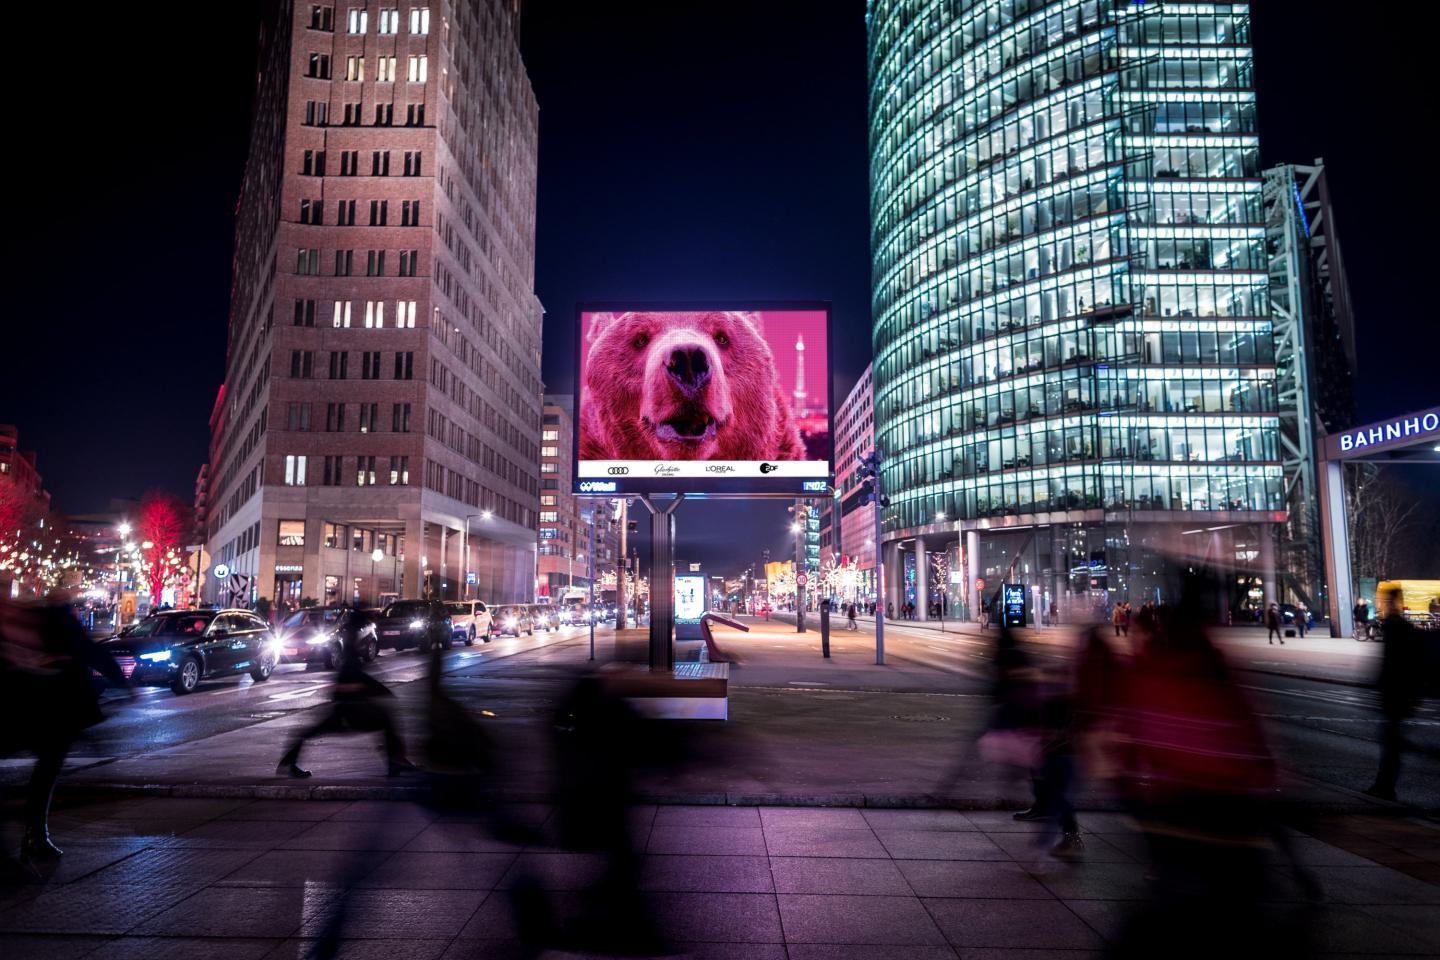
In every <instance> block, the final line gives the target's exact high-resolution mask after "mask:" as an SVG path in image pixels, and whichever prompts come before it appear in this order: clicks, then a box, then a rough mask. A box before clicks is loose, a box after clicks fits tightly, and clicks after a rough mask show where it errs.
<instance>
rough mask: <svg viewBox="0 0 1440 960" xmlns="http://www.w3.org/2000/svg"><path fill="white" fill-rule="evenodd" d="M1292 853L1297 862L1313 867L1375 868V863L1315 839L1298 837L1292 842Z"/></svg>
mask: <svg viewBox="0 0 1440 960" xmlns="http://www.w3.org/2000/svg"><path fill="white" fill-rule="evenodd" d="M1290 851H1291V853H1292V854H1293V856H1294V857H1295V859H1296V860H1297V861H1299V862H1300V863H1303V864H1307V865H1309V866H1312V867H1373V866H1377V864H1376V863H1375V861H1373V860H1369V859H1366V858H1365V857H1361V856H1357V855H1356V854H1353V853H1350V852H1349V851H1346V850H1341V849H1340V848H1339V847H1336V846H1331V845H1330V844H1328V843H1326V842H1325V841H1323V840H1316V839H1314V838H1313V837H1297V838H1292V839H1291V841H1290Z"/></svg>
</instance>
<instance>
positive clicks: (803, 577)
mask: <svg viewBox="0 0 1440 960" xmlns="http://www.w3.org/2000/svg"><path fill="white" fill-rule="evenodd" d="M809 582H810V578H809V577H808V576H807V575H805V574H803V573H802V574H800V575H799V576H797V577H796V578H795V583H796V584H797V585H799V586H802V587H803V586H805V584H807V583H809Z"/></svg>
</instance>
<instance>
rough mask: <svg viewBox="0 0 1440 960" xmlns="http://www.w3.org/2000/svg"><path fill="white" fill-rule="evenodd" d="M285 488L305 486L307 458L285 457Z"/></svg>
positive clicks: (292, 455)
mask: <svg viewBox="0 0 1440 960" xmlns="http://www.w3.org/2000/svg"><path fill="white" fill-rule="evenodd" d="M285 486H287V487H303V486H305V457H303V456H298V457H297V456H295V455H294V454H290V455H287V456H286V457H285Z"/></svg>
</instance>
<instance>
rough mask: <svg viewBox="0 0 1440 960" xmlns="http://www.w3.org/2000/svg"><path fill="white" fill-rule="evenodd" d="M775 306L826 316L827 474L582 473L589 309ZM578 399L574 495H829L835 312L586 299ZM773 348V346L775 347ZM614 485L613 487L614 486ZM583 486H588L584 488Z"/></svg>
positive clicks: (578, 351) (803, 306)
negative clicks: (585, 333)
mask: <svg viewBox="0 0 1440 960" xmlns="http://www.w3.org/2000/svg"><path fill="white" fill-rule="evenodd" d="M773 310H787V311H802V310H813V311H823V312H824V314H825V341H826V342H825V371H824V372H825V417H826V419H827V420H828V421H829V425H830V451H829V457H828V467H827V468H826V475H825V476H824V477H823V478H819V477H806V478H801V477H766V476H757V477H733V476H732V477H716V478H710V477H683V478H682V477H628V476H627V477H615V478H608V477H607V478H605V479H603V480H600V479H597V478H593V477H587V478H584V479H582V478H581V477H580V475H579V474H580V432H581V424H582V420H581V414H580V411H581V407H580V404H581V397H582V396H583V395H584V390H585V383H584V380H583V379H582V376H583V374H584V359H583V358H584V353H583V351H584V350H585V343H584V340H583V339H582V334H583V324H582V318H583V317H584V315H585V314H586V313H594V312H607V313H679V312H697V313H698V312H709V311H720V312H744V313H765V312H767V311H773ZM573 342H574V345H575V361H574V371H575V401H574V404H575V405H574V407H573V408H572V410H571V421H572V422H573V423H574V425H575V428H574V429H573V430H572V431H571V433H572V436H571V441H570V442H571V447H570V468H571V469H570V477H571V487H572V489H571V491H570V492H571V493H572V494H575V495H579V496H593V497H631V496H641V495H644V494H684V496H685V498H686V499H689V500H709V499H716V500H718V499H736V500H740V499H744V500H752V499H773V500H794V499H796V498H797V497H819V496H826V495H827V494H828V493H829V491H830V490H831V489H832V488H833V485H834V482H835V383H834V380H835V378H834V377H833V376H832V375H831V368H832V366H833V362H834V360H833V357H834V354H833V350H834V343H835V314H834V311H833V310H832V309H831V302H830V301H829V300H739V301H737V300H663V301H643V300H607V301H585V302H581V303H577V304H576V305H575V339H574V341H573ZM772 346H773V345H772ZM807 483H809V484H823V485H824V486H823V487H821V488H818V489H817V488H812V489H808V490H807V489H805V484H807ZM612 484H613V486H612ZM582 485H584V488H583V489H582Z"/></svg>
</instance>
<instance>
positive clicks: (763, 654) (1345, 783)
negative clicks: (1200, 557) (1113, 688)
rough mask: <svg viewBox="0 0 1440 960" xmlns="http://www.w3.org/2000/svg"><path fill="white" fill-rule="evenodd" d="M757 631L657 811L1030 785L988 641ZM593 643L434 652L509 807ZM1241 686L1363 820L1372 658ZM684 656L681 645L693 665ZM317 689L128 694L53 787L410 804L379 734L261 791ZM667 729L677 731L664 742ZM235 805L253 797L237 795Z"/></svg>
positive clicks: (414, 721) (1414, 792)
mask: <svg viewBox="0 0 1440 960" xmlns="http://www.w3.org/2000/svg"><path fill="white" fill-rule="evenodd" d="M745 619H746V620H747V621H748V622H750V623H751V625H752V627H753V629H752V632H751V633H748V634H741V633H737V632H735V631H730V630H726V629H724V628H719V629H717V631H716V633H717V642H718V643H719V645H720V647H721V649H722V650H724V651H725V652H726V653H727V654H730V655H733V656H735V657H737V658H738V659H739V660H740V662H739V663H737V664H734V665H732V667H731V671H730V720H729V721H727V722H723V723H717V722H692V723H675V724H670V725H661V726H660V729H661V730H662V731H667V733H666V734H665V736H664V738H663V739H664V743H663V746H664V749H665V750H666V751H668V752H667V753H665V754H664V755H663V756H661V757H659V759H658V760H657V762H656V763H655V764H653V769H651V770H650V771H649V772H648V774H647V776H646V778H645V781H644V783H645V788H646V790H647V791H649V792H650V793H652V794H653V795H654V796H655V797H656V798H658V799H662V800H667V801H670V802H737V801H747V802H782V803H783V802H792V803H794V802H804V803H870V804H872V805H873V804H882V805H888V804H904V805H914V804H925V805H931V804H943V803H948V802H954V803H959V804H961V805H964V806H974V807H994V806H1013V805H1016V804H1022V803H1023V802H1025V801H1026V799H1027V795H1028V794H1027V791H1028V785H1027V784H1025V783H1023V782H1022V781H1020V780H1017V779H1016V778H1014V777H1013V776H1012V775H1011V774H1010V772H1009V771H1007V770H1005V769H1000V768H995V767H993V766H991V765H988V764H985V763H982V762H980V761H979V759H978V758H977V757H975V756H974V750H973V743H974V740H975V738H976V737H977V736H978V735H979V734H980V733H981V732H983V730H984V729H985V727H986V725H987V723H988V718H989V713H990V699H989V690H990V686H991V682H992V680H991V656H992V651H991V647H992V644H993V632H992V633H991V635H990V636H985V635H983V634H982V633H981V632H980V631H979V630H978V629H976V628H974V627H973V626H969V625H966V626H963V627H961V628H960V629H959V630H957V629H956V625H955V624H953V623H952V624H947V627H946V631H945V632H944V633H942V632H940V630H939V629H938V624H923V625H922V624H913V623H905V624H888V625H887V629H886V640H887V662H886V664H885V665H884V666H876V665H875V664H874V662H873V661H874V636H873V632H872V628H871V627H870V625H869V624H868V623H867V624H865V625H863V627H862V629H861V630H859V631H856V632H851V631H848V630H845V629H843V624H844V621H843V618H836V619H835V620H834V621H832V623H833V625H834V626H836V627H840V628H841V629H838V630H836V631H835V632H834V633H833V634H832V640H831V650H832V656H831V659H830V660H828V661H827V660H824V659H822V658H821V656H820V637H819V633H818V620H817V619H816V618H814V617H811V618H809V626H810V629H809V631H808V632H806V633H805V634H797V633H796V632H795V629H794V626H793V622H791V623H784V622H781V621H779V620H776V621H774V622H771V623H768V624H767V623H764V622H762V621H759V620H757V619H755V618H745ZM588 636H589V633H588V631H587V630H585V629H584V628H580V627H571V628H565V629H562V630H560V631H557V632H555V633H553V634H546V633H540V634H536V635H535V636H533V637H524V638H518V639H516V638H510V639H505V640H497V641H494V642H492V643H490V644H477V645H475V646H474V647H468V648H467V647H456V648H455V649H453V650H451V651H448V652H446V653H444V654H442V657H443V664H444V668H445V676H446V689H447V690H448V691H449V692H450V693H452V695H454V696H455V697H457V698H458V699H459V700H460V701H461V702H462V703H464V704H465V705H466V706H467V708H469V710H470V711H471V713H472V714H473V715H474V716H476V717H477V718H479V719H481V720H482V721H483V722H484V723H486V724H488V725H489V727H490V729H492V730H493V731H495V734H494V735H495V741H496V745H497V750H499V751H500V752H501V753H502V754H503V755H504V761H503V762H502V763H501V764H500V767H501V769H500V772H499V773H497V776H496V781H495V784H494V786H495V788H496V789H497V790H498V791H500V792H501V793H503V794H507V795H512V796H515V797H526V798H529V797H537V796H538V797H543V796H545V795H547V793H548V791H549V789H550V777H551V773H552V770H551V763H550V753H551V748H552V744H551V736H552V730H551V720H552V718H553V716H554V713H555V710H556V705H557V704H558V703H559V701H560V699H561V698H562V697H563V695H564V694H565V692H566V690H568V689H569V687H570V685H572V684H573V683H574V682H575V680H576V679H577V678H578V677H579V676H581V675H583V674H584V673H585V672H586V670H587V668H589V667H590V666H591V665H590V664H589V663H588V661H587V653H588ZM596 636H597V658H598V662H599V663H602V664H603V663H605V662H607V661H612V660H614V659H616V658H617V656H618V657H619V658H621V659H628V660H632V661H633V660H639V659H643V657H644V644H645V635H644V631H643V630H631V631H627V632H626V634H625V635H624V639H623V641H622V642H621V643H620V644H619V645H618V650H617V644H616V642H615V639H614V634H613V631H612V630H611V629H609V628H608V627H603V628H600V629H599V630H597V634H596ZM1070 638H1071V634H1070V633H1069V631H1066V630H1060V629H1057V630H1042V631H1038V632H1034V633H1032V634H1031V635H1030V647H1031V649H1032V651H1033V652H1034V653H1035V654H1036V655H1037V656H1038V657H1039V658H1040V659H1041V662H1042V663H1044V664H1046V665H1047V667H1048V668H1049V669H1052V670H1053V671H1055V672H1056V673H1057V674H1058V675H1063V674H1064V673H1065V671H1067V670H1068V660H1067V658H1068V654H1069V650H1068V644H1069V642H1070ZM1221 645H1222V647H1223V648H1224V649H1225V650H1226V652H1227V656H1229V658H1230V660H1231V662H1232V665H1233V666H1235V668H1236V674H1235V675H1236V678H1237V681H1238V682H1239V684H1240V685H1241V687H1242V688H1243V690H1244V692H1245V693H1246V694H1247V695H1248V696H1249V697H1250V699H1251V701H1252V702H1253V703H1254V704H1255V707H1256V709H1257V711H1258V712H1259V714H1260V715H1261V717H1262V719H1263V721H1264V723H1265V729H1266V734H1267V737H1268V739H1269V742H1270V744H1271V748H1272V749H1273V750H1274V752H1275V754H1276V756H1277V758H1278V760H1279V762H1280V766H1281V768H1282V770H1283V771H1284V772H1285V775H1286V776H1285V780H1284V786H1285V789H1286V791H1287V795H1288V796H1290V797H1291V798H1292V799H1296V800H1305V801H1311V802H1322V803H1324V804H1326V805H1328V806H1332V807H1333V806H1342V807H1351V808H1356V809H1364V808H1368V807H1371V806H1376V805H1374V804H1372V801H1370V800H1369V799H1368V798H1364V797H1361V796H1359V795H1358V794H1357V793H1355V791H1358V790H1360V789H1363V788H1364V787H1366V786H1368V785H1369V782H1370V779H1371V778H1372V777H1373V774H1374V767H1375V763H1376V759H1377V757H1378V746H1377V743H1376V735H1377V726H1378V720H1377V712H1376V707H1375V693H1374V692H1373V691H1372V690H1370V689H1366V688H1365V687H1364V686H1362V685H1360V684H1363V683H1364V682H1366V680H1367V678H1368V677H1369V676H1370V675H1371V673H1372V671H1373V669H1374V667H1375V663H1376V660H1375V658H1376V656H1377V655H1378V653H1379V646H1378V645H1369V644H1366V645H1361V644H1355V643H1354V642H1353V641H1348V640H1344V641H1342V640H1331V639H1330V638H1328V637H1318V636H1314V635H1312V638H1311V639H1307V640H1305V641H1294V640H1292V641H1291V642H1290V643H1288V644H1287V645H1285V646H1284V647H1278V646H1277V647H1268V646H1267V645H1265V644H1264V643H1263V640H1262V641H1261V642H1259V643H1258V644H1257V643H1256V636H1255V635H1254V632H1253V631H1249V630H1247V629H1245V628H1236V629H1234V630H1231V631H1227V632H1224V633H1222V640H1221ZM697 655H698V650H697V648H696V645H695V644H683V643H682V644H679V645H678V646H677V656H678V657H679V658H680V659H694V658H695V657H696V656H697ZM425 668H426V660H425V659H424V658H422V657H420V656H419V655H417V654H415V653H408V652H407V653H400V654H397V653H394V652H389V651H387V652H386V653H385V654H384V655H383V656H382V657H381V658H380V660H379V661H377V663H376V664H375V667H374V670H373V673H374V676H375V677H376V678H378V679H380V680H382V681H383V682H385V683H386V684H387V685H389V686H390V687H391V688H392V689H393V690H394V692H395V693H396V696H397V699H396V701H395V703H396V707H397V713H398V716H399V723H400V727H401V729H402V731H404V732H405V734H406V736H407V739H409V740H410V742H412V743H414V742H416V741H417V740H418V739H420V738H422V737H423V729H424V728H423V724H424V702H425V701H424V688H425V685H424V684H423V683H416V682H415V681H417V680H420V679H422V678H423V676H424V674H425ZM329 685H330V674H328V673H325V672H320V671H307V670H306V669H305V668H304V667H302V666H298V665H286V666H282V667H281V668H280V669H279V670H278V671H277V672H276V674H275V675H274V676H273V677H272V678H271V680H269V681H268V682H266V683H262V684H256V683H253V682H252V681H250V680H249V679H248V678H245V679H241V680H239V681H233V680H227V681H220V682H215V683H209V684H206V685H205V686H204V687H202V688H201V690H200V691H199V692H197V693H196V694H194V695H191V696H189V697H176V696H174V695H173V694H171V693H170V691H169V690H168V689H163V688H160V689H141V690H139V691H137V693H136V695H135V696H134V698H133V699H128V700H127V699H125V698H123V697H121V696H118V695H115V694H111V695H109V696H107V700H108V703H107V706H106V710H107V713H108V714H109V718H108V719H107V720H106V721H105V722H104V723H102V724H100V725H98V726H97V727H94V728H92V729H91V730H90V731H88V732H87V733H86V734H85V736H84V737H83V738H82V740H81V741H80V743H79V744H77V746H76V748H75V750H74V751H73V754H72V757H71V764H70V771H69V773H67V776H66V779H65V780H63V781H62V788H64V787H65V786H66V785H70V786H77V787H78V786H80V785H84V784H91V785H98V784H105V785H123V786H127V787H130V788H138V787H145V786H149V787H157V786H165V785H169V786H171V787H173V788H174V789H176V790H179V791H180V792H181V793H182V794H183V793H185V792H186V791H193V790H206V789H211V790H216V789H219V790H229V791H231V792H232V793H234V794H237V795H252V796H254V795H293V794H294V793H295V792H296V791H299V792H300V793H301V794H303V795H312V794H314V793H315V791H320V794H318V795H323V793H324V791H326V790H334V789H339V788H350V789H356V790H359V789H363V790H365V791H368V792H366V793H364V794H359V795H365V796H381V795H385V796H388V795H404V792H405V790H406V789H407V783H406V782H405V778H403V777H402V778H394V779H392V778H386V777H384V775H383V773H384V770H383V764H382V763H381V761H380V759H379V758H378V754H377V752H376V747H377V744H378V741H377V738H375V737H373V736H368V735H343V736H330V737H326V738H322V739H320V740H318V741H317V742H316V743H315V744H314V745H313V746H311V747H309V748H307V752H306V755H305V762H304V765H305V766H306V767H308V768H310V769H312V770H313V771H314V773H315V777H314V779H313V780H308V781H299V782H297V781H290V780H287V779H284V778H279V777H276V776H275V775H274V764H275V762H276V760H278V758H279V754H280V753H281V752H282V750H283V745H284V743H285V740H286V737H287V735H288V734H289V733H290V732H291V731H293V730H295V729H296V728H299V727H302V726H304V725H306V724H308V723H310V722H312V721H313V719H314V717H315V715H316V713H317V711H318V710H319V709H320V708H322V707H323V706H324V704H326V703H327V701H328V693H329ZM1407 729H1408V738H1409V740H1410V742H1411V743H1412V744H1413V746H1414V749H1413V751H1412V752H1410V753H1409V754H1407V756H1406V760H1405V768H1404V774H1403V776H1402V778H1401V783H1400V796H1401V799H1402V800H1405V801H1407V802H1409V803H1411V804H1419V805H1422V806H1428V807H1429V808H1432V809H1433V808H1434V807H1435V805H1436V800H1435V798H1437V797H1440V710H1437V705H1436V704H1435V703H1434V702H1433V701H1426V702H1424V703H1423V704H1422V705H1421V707H1420V710H1419V712H1418V714H1417V716H1416V717H1415V718H1414V719H1413V720H1412V721H1410V722H1409V723H1408V724H1407ZM668 731H673V735H671V733H669V732H668ZM27 769H28V767H27V761H26V760H25V758H14V759H11V760H8V761H5V763H4V767H3V768H0V770H3V776H4V782H6V783H9V784H14V783H17V782H19V781H20V780H21V779H22V778H23V776H24V775H25V772H26V770H27ZM246 791H248V793H247V792H246ZM1082 798H1083V800H1084V801H1085V802H1087V803H1089V804H1090V805H1092V806H1111V805H1113V804H1114V802H1115V798H1114V797H1113V795H1112V792H1111V791H1110V790H1108V789H1107V788H1106V787H1105V786H1104V785H1096V784H1090V785H1087V786H1086V787H1085V789H1084V790H1083V791H1082Z"/></svg>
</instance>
